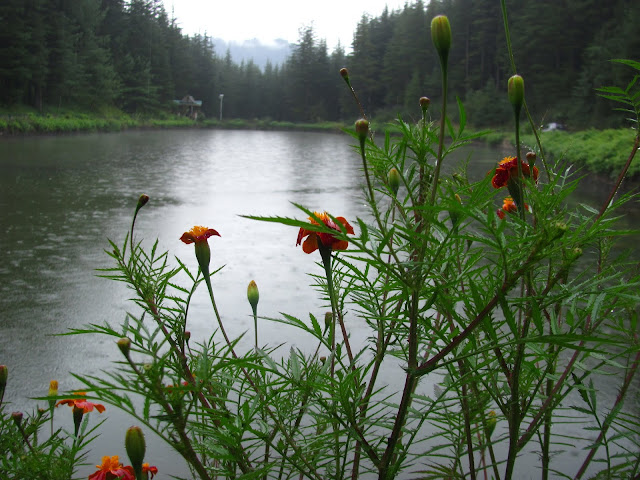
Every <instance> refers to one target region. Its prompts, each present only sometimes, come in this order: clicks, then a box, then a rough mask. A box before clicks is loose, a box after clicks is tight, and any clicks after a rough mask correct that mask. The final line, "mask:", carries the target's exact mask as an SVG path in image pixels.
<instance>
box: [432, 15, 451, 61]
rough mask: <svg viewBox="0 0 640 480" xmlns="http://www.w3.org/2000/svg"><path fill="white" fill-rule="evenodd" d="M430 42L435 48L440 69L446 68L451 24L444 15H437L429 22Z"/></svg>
mask: <svg viewBox="0 0 640 480" xmlns="http://www.w3.org/2000/svg"><path fill="white" fill-rule="evenodd" d="M431 40H432V41H433V46H434V47H436V51H437V52H438V56H439V57H440V63H441V65H442V68H443V69H444V68H446V65H447V59H448V57H449V49H450V48H451V24H450V23H449V19H448V18H447V17H446V16H445V15H438V16H437V17H434V18H433V20H431Z"/></svg>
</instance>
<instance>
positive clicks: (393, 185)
mask: <svg viewBox="0 0 640 480" xmlns="http://www.w3.org/2000/svg"><path fill="white" fill-rule="evenodd" d="M387 180H388V182H389V188H390V189H391V191H392V192H393V196H394V197H395V196H396V195H397V194H398V190H399V189H400V173H398V170H397V169H396V168H395V167H394V168H392V169H391V170H389V174H388V175H387Z"/></svg>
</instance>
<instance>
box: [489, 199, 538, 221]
mask: <svg viewBox="0 0 640 480" xmlns="http://www.w3.org/2000/svg"><path fill="white" fill-rule="evenodd" d="M524 209H525V210H526V211H527V212H529V211H531V209H530V208H529V205H527V204H526V203H525V204H524ZM517 211H518V207H517V206H516V202H514V201H513V198H511V197H506V198H505V199H504V201H503V202H502V208H501V209H499V210H498V211H497V212H496V213H497V214H498V216H499V217H500V219H504V217H505V216H506V214H507V213H516V212H517Z"/></svg>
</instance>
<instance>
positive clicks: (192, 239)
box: [180, 225, 220, 245]
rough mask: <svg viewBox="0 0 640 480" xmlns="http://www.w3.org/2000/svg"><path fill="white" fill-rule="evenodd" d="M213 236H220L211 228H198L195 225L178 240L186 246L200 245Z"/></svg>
mask: <svg viewBox="0 0 640 480" xmlns="http://www.w3.org/2000/svg"><path fill="white" fill-rule="evenodd" d="M213 235H217V236H220V234H219V233H218V232H216V231H215V230H214V229H213V228H207V227H200V226H197V225H196V226H195V227H193V228H192V229H191V230H189V231H188V232H184V233H183V234H182V236H181V237H180V240H182V241H183V242H184V243H186V244H187V245H188V244H190V243H202V242H207V239H208V238H209V237H212V236H213Z"/></svg>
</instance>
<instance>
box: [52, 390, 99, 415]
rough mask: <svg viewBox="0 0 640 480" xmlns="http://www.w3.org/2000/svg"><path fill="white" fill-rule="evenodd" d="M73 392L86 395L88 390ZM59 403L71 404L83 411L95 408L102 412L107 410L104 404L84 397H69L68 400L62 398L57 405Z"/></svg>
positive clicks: (86, 411)
mask: <svg viewBox="0 0 640 480" xmlns="http://www.w3.org/2000/svg"><path fill="white" fill-rule="evenodd" d="M73 394H74V395H82V396H85V395H86V392H73ZM58 405H69V406H70V407H72V408H73V409H74V410H75V409H78V410H82V413H89V412H92V411H93V409H94V408H95V409H96V410H97V411H98V412H100V413H102V412H104V410H105V408H104V405H101V404H100V403H93V402H89V401H87V400H84V399H82V398H68V399H66V400H60V401H59V402H58V403H56V407H57V406H58Z"/></svg>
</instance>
